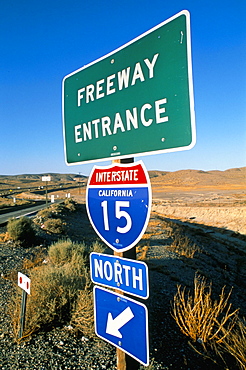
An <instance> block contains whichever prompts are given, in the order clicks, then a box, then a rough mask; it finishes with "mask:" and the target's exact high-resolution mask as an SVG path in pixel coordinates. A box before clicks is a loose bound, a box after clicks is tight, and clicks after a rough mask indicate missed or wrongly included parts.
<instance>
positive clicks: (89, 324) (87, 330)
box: [71, 285, 95, 337]
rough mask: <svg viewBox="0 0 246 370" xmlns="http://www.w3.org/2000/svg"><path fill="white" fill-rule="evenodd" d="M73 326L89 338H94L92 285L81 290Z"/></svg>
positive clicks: (72, 320) (74, 313) (73, 316)
mask: <svg viewBox="0 0 246 370" xmlns="http://www.w3.org/2000/svg"><path fill="white" fill-rule="evenodd" d="M71 324H72V325H73V326H75V328H76V329H77V330H79V331H80V332H82V333H83V335H85V336H87V337H94V336H95V332H94V303H93V292H92V289H91V285H86V287H85V289H84V290H81V291H80V293H79V296H78V300H77V306H76V310H74V312H73V315H72V318H71Z"/></svg>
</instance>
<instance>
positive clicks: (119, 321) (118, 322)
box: [106, 307, 134, 338]
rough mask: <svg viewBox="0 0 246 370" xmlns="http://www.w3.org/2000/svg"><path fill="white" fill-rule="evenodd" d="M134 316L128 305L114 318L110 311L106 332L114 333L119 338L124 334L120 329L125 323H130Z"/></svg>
mask: <svg viewBox="0 0 246 370" xmlns="http://www.w3.org/2000/svg"><path fill="white" fill-rule="evenodd" d="M133 317H134V315H133V313H132V310H131V308H130V307H127V308H125V309H124V311H122V312H121V313H120V314H119V315H118V316H116V317H115V318H114V319H113V317H112V314H111V312H109V313H108V321H107V327H106V333H107V334H110V335H113V336H115V337H118V338H122V334H121V333H120V331H119V329H120V328H122V326H124V325H125V324H127V323H128V321H130V320H131V319H132V318H133Z"/></svg>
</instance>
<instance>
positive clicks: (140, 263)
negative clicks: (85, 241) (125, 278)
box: [90, 252, 149, 299]
mask: <svg viewBox="0 0 246 370" xmlns="http://www.w3.org/2000/svg"><path fill="white" fill-rule="evenodd" d="M92 255H96V256H98V257H100V256H103V257H107V258H108V257H109V259H111V258H113V259H117V260H119V261H122V263H123V262H124V261H130V262H131V263H132V262H134V263H136V264H138V265H143V266H144V268H145V271H146V284H147V286H146V296H142V295H139V294H136V293H133V292H129V290H125V289H124V288H122V286H121V285H120V286H117V287H115V286H112V285H109V284H107V283H106V284H105V283H99V282H98V281H95V280H94V279H93V275H92V270H93V269H92V268H91V267H92V257H91V256H92ZM90 275H91V281H92V282H93V283H94V284H97V285H100V286H103V287H104V286H106V287H108V288H113V289H119V290H122V292H124V293H127V294H130V295H132V296H134V297H138V298H141V299H148V298H149V269H148V265H147V264H146V263H145V262H143V261H138V260H133V259H129V258H124V257H118V256H115V255H111V254H104V253H95V252H92V253H91V254H90Z"/></svg>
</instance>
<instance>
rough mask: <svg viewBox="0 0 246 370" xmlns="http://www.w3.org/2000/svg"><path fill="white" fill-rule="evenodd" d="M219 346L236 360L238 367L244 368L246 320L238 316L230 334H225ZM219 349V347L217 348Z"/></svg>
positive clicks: (245, 362) (245, 360)
mask: <svg viewBox="0 0 246 370" xmlns="http://www.w3.org/2000/svg"><path fill="white" fill-rule="evenodd" d="M220 348H221V349H222V350H224V351H226V352H228V353H230V354H231V355H232V356H233V357H234V358H235V359H236V361H237V364H238V366H239V368H240V369H242V370H245V369H246V321H245V319H243V320H241V319H239V318H238V320H237V322H236V325H235V327H234V328H233V330H232V331H231V333H230V335H226V336H225V338H224V340H223V341H222V342H221V343H220ZM219 351H220V349H219Z"/></svg>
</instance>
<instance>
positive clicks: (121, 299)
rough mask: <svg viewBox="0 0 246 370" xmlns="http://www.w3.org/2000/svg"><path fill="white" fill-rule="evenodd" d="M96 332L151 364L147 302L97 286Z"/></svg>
mask: <svg viewBox="0 0 246 370" xmlns="http://www.w3.org/2000/svg"><path fill="white" fill-rule="evenodd" d="M94 314H95V331H96V334H97V335H98V336H99V337H100V338H102V339H104V340H106V341H107V342H109V343H111V344H113V345H114V346H115V347H118V348H120V349H121V350H122V351H124V352H126V353H127V354H128V355H130V356H131V357H133V358H135V360H137V361H139V362H140V363H142V364H143V365H145V366H148V364H149V342H148V312H147V308H146V307H145V305H143V304H142V303H140V302H136V301H134V300H133V299H130V298H126V297H125V296H122V295H120V294H116V293H114V292H111V291H109V290H106V289H103V288H99V287H94Z"/></svg>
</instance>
